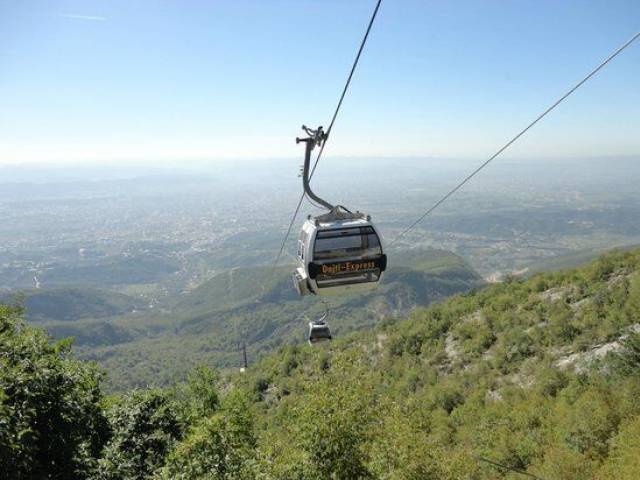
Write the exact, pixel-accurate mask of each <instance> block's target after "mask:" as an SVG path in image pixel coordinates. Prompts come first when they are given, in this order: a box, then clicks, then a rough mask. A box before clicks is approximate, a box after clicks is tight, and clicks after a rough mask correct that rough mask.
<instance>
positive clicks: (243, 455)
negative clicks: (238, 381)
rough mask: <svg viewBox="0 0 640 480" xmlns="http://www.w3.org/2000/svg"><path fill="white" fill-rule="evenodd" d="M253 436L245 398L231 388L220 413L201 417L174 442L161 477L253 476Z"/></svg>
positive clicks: (223, 478)
mask: <svg viewBox="0 0 640 480" xmlns="http://www.w3.org/2000/svg"><path fill="white" fill-rule="evenodd" d="M255 459H256V439H255V436H254V427H253V418H252V415H251V413H250V411H249V405H248V403H247V400H246V399H245V397H244V396H243V395H242V394H241V393H240V392H238V391H232V392H231V393H230V394H229V395H227V397H226V398H225V400H224V402H223V405H222V407H221V409H220V411H219V412H217V413H215V414H213V415H211V416H209V417H204V418H202V419H201V420H200V421H199V422H198V423H197V424H196V425H195V426H194V427H192V428H191V430H190V432H189V434H188V435H187V436H186V438H185V439H184V440H183V441H182V442H180V443H179V444H177V445H176V448H175V449H174V450H173V451H172V452H171V454H170V455H169V457H168V460H167V464H166V466H165V467H164V468H163V469H162V471H161V472H160V474H159V477H160V478H163V479H167V480H169V479H181V480H205V479H206V480H209V479H210V480H214V479H215V480H235V479H237V480H244V479H251V478H253V477H254V466H255V463H256V462H255Z"/></svg>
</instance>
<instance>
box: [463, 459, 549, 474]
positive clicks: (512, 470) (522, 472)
mask: <svg viewBox="0 0 640 480" xmlns="http://www.w3.org/2000/svg"><path fill="white" fill-rule="evenodd" d="M474 458H475V459H476V460H478V461H479V462H485V463H488V464H489V465H491V466H493V467H495V468H498V469H501V470H507V471H511V472H515V473H519V474H520V475H525V476H527V477H530V478H534V479H535V480H544V479H543V478H542V477H538V476H537V475H534V474H533V473H529V472H525V471H524V470H520V469H518V468H513V467H509V466H507V465H503V464H501V463H498V462H496V461H495V460H489V459H488V458H484V457H478V456H476V455H474Z"/></svg>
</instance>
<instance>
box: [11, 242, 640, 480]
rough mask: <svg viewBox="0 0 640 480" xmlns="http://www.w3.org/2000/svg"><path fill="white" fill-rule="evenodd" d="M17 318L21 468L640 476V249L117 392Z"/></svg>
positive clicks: (136, 475) (71, 472)
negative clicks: (251, 359)
mask: <svg viewBox="0 0 640 480" xmlns="http://www.w3.org/2000/svg"><path fill="white" fill-rule="evenodd" d="M19 317H20V312H19V311H18V310H16V309H15V308H11V307H3V309H2V310H1V311H0V398H1V399H2V403H0V469H1V470H0V471H3V472H7V471H8V472H12V473H14V475H13V476H12V478H18V479H20V478H42V477H43V472H45V471H46V472H48V473H50V475H51V477H50V478H94V479H114V480H115V479H145V478H149V479H173V478H182V479H270V478H273V479H299V480H304V479H325V478H334V479H353V478H363V479H364V478H366V479H429V478H433V479H461V478H467V479H478V480H481V479H493V478H506V479H516V478H524V477H521V474H520V473H516V471H522V472H527V473H529V474H531V475H534V476H536V477H538V478H543V479H547V480H549V479H558V480H559V479H576V480H577V479H609V478H616V479H622V480H626V479H629V480H630V479H636V478H639V477H640V441H639V438H640V400H638V399H639V398H640V250H636V251H632V252H613V253H611V254H609V255H607V256H604V257H602V258H600V259H599V260H597V261H596V262H593V263H591V264H589V265H586V266H584V267H582V268H580V269H577V270H571V271H563V272H554V273H547V274H539V275H536V276H534V277H532V278H530V279H528V280H525V281H523V280H517V279H509V280H508V281H507V282H505V283H503V284H499V285H494V286H491V287H488V288H485V289H482V290H479V291H476V292H472V293H467V294H463V295H458V296H455V297H452V298H450V299H447V300H445V301H443V302H441V303H438V304H434V305H432V306H430V307H428V308H423V309H418V310H416V311H414V312H413V313H412V314H411V315H410V316H409V317H408V318H406V319H404V320H397V321H396V320H392V319H389V320H387V321H385V322H384V324H383V325H381V326H380V327H379V328H376V329H374V330H370V331H360V332H355V333H352V334H350V335H347V336H343V337H342V338H340V339H339V340H337V341H335V342H334V343H332V344H331V345H326V344H325V345H321V346H318V347H314V348H311V347H308V346H306V345H289V346H286V347H283V348H281V349H280V350H279V351H278V352H276V353H274V354H272V355H269V356H266V357H265V358H264V359H263V360H262V361H260V362H259V363H258V364H255V365H252V367H251V368H250V370H249V371H248V372H246V373H244V374H240V373H234V374H229V375H227V376H224V377H218V375H217V374H216V373H215V372H214V371H212V370H210V369H209V368H207V367H199V368H197V369H194V370H193V372H192V373H191V375H190V377H189V379H188V380H187V381H186V382H184V383H180V384H178V385H176V386H174V387H171V388H167V389H163V390H159V389H148V390H136V391H132V392H129V393H126V394H122V395H118V396H109V397H105V396H104V395H103V394H102V393H101V390H100V375H99V373H98V371H97V369H96V367H95V366H94V365H92V364H88V363H85V362H82V361H78V360H74V359H73V358H72V357H71V356H70V354H69V351H68V348H69V347H68V342H51V341H49V340H47V338H46V337H45V336H44V334H43V333H42V332H41V331H40V330H38V329H35V328H33V327H29V326H26V325H25V324H24V323H23V322H22V321H21V320H20V318H19ZM488 461H490V462H493V464H490V463H488Z"/></svg>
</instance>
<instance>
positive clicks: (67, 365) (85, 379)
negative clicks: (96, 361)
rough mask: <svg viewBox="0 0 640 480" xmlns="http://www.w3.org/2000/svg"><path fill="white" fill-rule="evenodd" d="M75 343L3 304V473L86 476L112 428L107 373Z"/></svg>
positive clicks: (0, 310) (0, 468)
mask: <svg viewBox="0 0 640 480" xmlns="http://www.w3.org/2000/svg"><path fill="white" fill-rule="evenodd" d="M70 350H71V342H70V341H69V340H61V341H58V342H52V341H51V340H50V338H49V337H48V336H47V335H46V334H45V333H44V332H43V331H42V330H41V329H38V328H33V327H30V326H28V325H26V324H25V323H24V322H23V320H22V310H21V309H20V308H19V307H14V306H7V305H0V472H3V474H8V473H9V472H10V474H11V476H10V478H12V479H18V480H19V479H27V478H28V479H33V478H52V479H76V478H85V477H86V476H88V475H89V474H90V473H91V472H92V470H93V469H94V467H95V458H96V457H97V456H98V453H99V451H100V449H101V448H102V445H103V443H104V441H105V439H106V436H107V434H108V428H107V423H106V419H105V418H104V416H103V413H102V410H101V408H100V401H101V398H102V395H101V391H100V381H101V375H100V373H99V372H98V370H97V369H96V367H95V365H93V364H91V363H88V362H81V361H78V360H75V359H74V358H72V357H71V355H70Z"/></svg>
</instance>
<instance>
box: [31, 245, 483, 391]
mask: <svg viewBox="0 0 640 480" xmlns="http://www.w3.org/2000/svg"><path fill="white" fill-rule="evenodd" d="M392 258H393V262H394V265H393V266H392V267H391V268H389V270H388V271H387V273H386V276H385V278H384V279H383V283H382V285H381V286H380V287H379V288H378V289H376V290H373V291H370V292H367V293H365V294H362V293H357V294H351V295H342V296H335V297H329V298H327V299H326V306H325V304H324V303H321V302H318V301H316V299H310V298H306V299H300V298H299V297H298V295H297V294H296V292H295V290H294V289H293V288H292V286H291V277H290V275H291V270H292V267H291V266H289V265H286V266H282V267H279V268H277V269H276V270H275V271H273V270H272V269H271V268H270V267H240V268H232V269H230V270H223V271H221V272H220V273H218V274H217V275H215V276H214V277H213V278H211V279H210V280H208V281H206V282H204V283H203V284H202V285H200V286H199V287H197V288H195V289H194V290H192V291H190V292H188V293H186V294H185V295H182V296H180V297H179V298H178V299H177V301H176V303H175V305H173V306H171V307H167V308H166V309H163V310H162V311H157V310H154V311H149V312H146V313H141V312H137V313H135V314H131V315H124V316H119V317H113V318H99V317H94V318H86V319H84V320H76V321H74V322H69V321H61V320H50V321H46V322H43V323H42V325H43V326H45V327H46V328H47V330H48V331H49V332H51V333H52V334H53V335H54V336H55V337H57V338H63V337H67V336H73V337H75V338H76V348H77V349H78V350H77V351H78V352H79V354H81V355H82V356H83V357H84V358H87V359H91V360H96V361H97V362H98V363H99V364H100V365H101V366H102V367H103V368H106V369H108V370H109V372H110V377H109V383H110V385H111V387H112V388H113V389H117V390H123V389H128V388H131V387H135V386H147V385H155V386H164V385H167V384H171V383H175V381H176V379H182V378H184V377H185V375H186V373H187V372H188V371H189V370H190V369H192V368H193V367H194V366H195V365H196V364H198V363H202V362H204V363H207V364H209V365H215V366H216V367H229V366H233V367H237V366H239V364H240V362H241V355H240V351H239V345H240V342H242V341H244V342H246V344H247V348H248V350H249V355H250V357H251V358H256V357H259V356H261V355H264V354H266V353H268V352H271V351H272V350H274V349H275V348H278V347H280V346H282V345H285V344H290V343H298V342H301V341H304V339H305V336H306V333H307V321H308V320H306V319H307V318H315V317H318V316H320V315H322V314H323V313H324V312H325V309H326V308H328V309H329V312H330V315H331V322H332V325H333V328H334V332H335V333H336V334H337V335H344V334H347V333H348V332H351V331H354V330H359V329H363V328H370V327H372V326H374V325H376V324H377V323H378V322H380V321H381V320H382V319H384V318H386V317H389V316H402V315H405V314H406V313H407V312H408V311H409V310H411V309H412V308H414V307H415V306H416V305H428V304H429V303H431V302H433V301H437V300H441V299H443V298H445V297H447V296H449V295H453V294H455V293H460V292H466V291H469V290H471V289H473V288H477V287H480V286H482V285H483V280H482V278H481V277H480V276H479V275H478V274H477V273H476V272H475V271H474V270H473V269H472V268H471V267H470V266H469V265H468V264H467V263H466V262H465V261H464V260H463V259H462V258H460V257H459V256H457V255H455V254H453V253H451V252H447V251H443V250H436V249H417V250H416V251H414V252H412V253H407V252H405V253H396V254H395V255H394V256H393V257H392ZM30 300H31V297H27V308H28V307H29V301H30ZM55 305H57V304H55ZM99 309H100V306H99V305H96V306H94V310H99ZM27 313H28V312H27Z"/></svg>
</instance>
